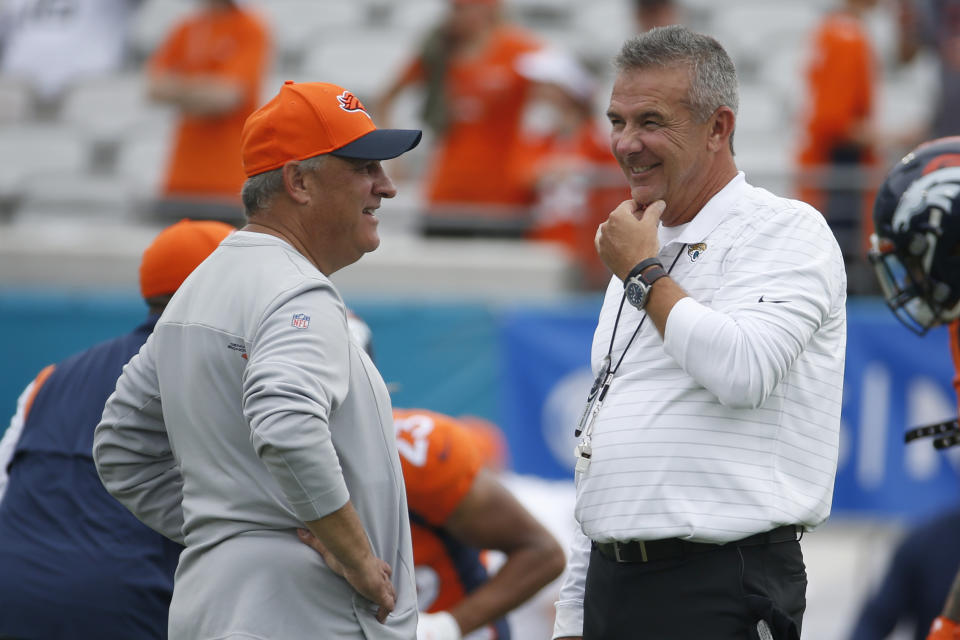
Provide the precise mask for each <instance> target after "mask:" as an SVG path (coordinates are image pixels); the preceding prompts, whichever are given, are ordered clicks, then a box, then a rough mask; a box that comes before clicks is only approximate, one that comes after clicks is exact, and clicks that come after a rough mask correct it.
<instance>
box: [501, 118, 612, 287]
mask: <svg viewBox="0 0 960 640" xmlns="http://www.w3.org/2000/svg"><path fill="white" fill-rule="evenodd" d="M523 156H524V157H523V158H522V159H520V160H519V161H517V164H518V168H517V171H518V172H520V171H521V170H523V168H525V170H526V172H527V176H528V178H527V184H528V185H530V187H529V188H532V190H533V191H534V195H533V196H532V197H533V198H534V205H533V223H532V225H531V228H530V231H529V233H528V234H527V236H528V237H529V238H530V239H532V240H538V241H545V242H554V243H557V244H560V245H562V246H564V247H565V248H566V249H567V250H568V251H569V253H570V254H571V256H572V257H573V258H574V259H575V260H576V261H577V264H578V265H579V267H580V270H581V277H582V279H583V282H582V285H583V286H584V287H586V288H598V287H601V286H605V285H606V283H607V282H608V281H609V280H610V271H609V270H608V269H607V268H606V266H605V265H604V264H603V263H602V262H601V261H600V258H599V257H598V256H597V251H596V247H595V246H594V237H595V236H596V232H597V227H598V226H599V225H600V223H602V222H604V221H605V220H606V219H607V217H608V216H609V215H610V212H611V211H613V210H614V209H615V208H616V207H617V206H618V205H619V204H620V203H621V202H623V201H624V200H627V199H629V198H630V189H629V188H628V187H627V185H626V180H625V179H624V177H623V173H622V172H621V170H620V166H619V165H618V164H617V161H616V159H615V158H614V157H613V154H612V153H611V151H610V141H609V137H608V136H607V135H606V132H604V131H603V130H602V128H601V127H600V126H599V125H598V123H596V122H595V121H593V120H591V121H588V122H585V123H584V125H583V126H582V127H581V128H580V129H579V131H577V133H576V135H574V136H572V137H570V138H567V139H562V138H558V137H555V136H550V137H547V138H544V139H542V140H540V141H538V142H536V143H533V144H530V145H528V146H527V147H526V148H525V150H524V153H523Z"/></svg>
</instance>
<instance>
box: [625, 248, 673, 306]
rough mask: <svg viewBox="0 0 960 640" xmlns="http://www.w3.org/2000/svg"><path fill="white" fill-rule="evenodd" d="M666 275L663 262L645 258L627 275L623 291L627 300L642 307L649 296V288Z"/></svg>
mask: <svg viewBox="0 0 960 640" xmlns="http://www.w3.org/2000/svg"><path fill="white" fill-rule="evenodd" d="M665 275H667V272H666V271H665V270H664V268H663V263H662V262H660V261H659V260H657V259H656V258H647V259H646V260H644V261H643V262H641V263H640V264H638V265H637V266H635V267H634V268H633V269H631V270H630V274H629V275H628V276H627V280H626V282H625V284H624V293H625V294H626V296H627V302H629V303H630V304H632V305H633V306H634V307H636V308H637V309H643V308H644V307H645V306H646V305H647V300H648V299H649V298H650V288H651V287H652V286H653V283H654V282H656V281H657V280H659V279H660V278H662V277H664V276H665Z"/></svg>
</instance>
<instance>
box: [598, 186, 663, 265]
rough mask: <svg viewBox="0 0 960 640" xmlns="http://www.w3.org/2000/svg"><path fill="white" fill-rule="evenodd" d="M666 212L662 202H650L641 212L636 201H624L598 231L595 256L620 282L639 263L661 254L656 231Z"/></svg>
mask: <svg viewBox="0 0 960 640" xmlns="http://www.w3.org/2000/svg"><path fill="white" fill-rule="evenodd" d="M665 208H666V204H665V203H664V202H663V200H657V201H656V202H651V203H650V204H649V205H647V207H646V208H645V209H643V210H641V209H640V205H638V204H637V203H636V201H634V200H625V201H624V202H622V203H620V206H618V207H617V208H616V209H614V210H613V212H612V213H611V214H610V217H608V218H607V221H606V222H604V223H602V224H601V225H600V226H599V227H598V228H597V235H596V237H595V238H594V244H595V245H596V247H597V254H598V255H599V256H600V259H601V260H603V263H604V264H605V265H607V268H608V269H610V271H612V272H613V273H614V274H615V275H616V276H617V277H618V278H620V279H621V280H623V279H624V278H626V277H627V274H629V273H630V270H631V269H633V268H634V267H635V266H636V265H637V263H639V262H640V261H641V260H644V259H646V258H655V257H656V256H657V254H658V253H659V252H660V240H659V239H658V237H657V228H658V227H659V224H660V216H661V215H663V211H664V209H665Z"/></svg>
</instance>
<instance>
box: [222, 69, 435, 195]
mask: <svg viewBox="0 0 960 640" xmlns="http://www.w3.org/2000/svg"><path fill="white" fill-rule="evenodd" d="M422 135H423V134H422V132H421V131H420V130H418V129H377V127H376V125H374V124H373V120H372V119H371V118H370V114H368V113H367V110H366V107H364V106H363V103H362V102H360V100H358V99H357V97H356V96H355V95H353V93H351V92H350V91H347V90H346V89H344V88H343V87H338V86H337V85H335V84H327V83H325V82H302V83H295V82H294V81H293V80H287V81H286V82H284V83H283V86H282V87H280V92H279V93H278V94H277V95H276V96H274V97H273V99H271V100H270V102H268V103H267V104H265V105H263V106H262V107H260V108H259V109H257V110H256V111H254V112H253V113H251V114H250V116H249V117H248V118H247V121H246V122H245V123H244V125H243V132H242V133H241V134H240V148H241V154H242V156H243V170H244V172H245V173H246V174H247V176H248V177H249V176H255V175H257V174H258V173H263V172H264V171H271V170H273V169H278V168H280V167H282V166H283V165H284V164H285V163H287V162H289V161H290V160H306V159H307V158H312V157H313V156H318V155H320V154H322V153H330V154H333V155H336V156H341V157H344V158H361V159H364V160H388V159H390V158H396V157H397V156H399V155H400V154H402V153H406V152H407V151H409V150H410V149H413V148H414V147H415V146H417V144H419V143H420V137H421V136H422Z"/></svg>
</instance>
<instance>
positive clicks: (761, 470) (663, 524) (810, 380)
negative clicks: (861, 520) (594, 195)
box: [576, 173, 846, 542]
mask: <svg viewBox="0 0 960 640" xmlns="http://www.w3.org/2000/svg"><path fill="white" fill-rule="evenodd" d="M660 240H661V250H660V259H661V260H662V261H663V263H664V265H665V266H669V265H670V264H671V263H672V262H673V260H674V259H675V258H676V257H677V255H678V252H679V253H680V256H679V259H678V260H677V262H676V265H675V266H674V267H673V271H672V273H671V274H670V275H671V277H672V278H673V279H674V280H675V281H676V282H677V283H678V284H679V285H680V286H681V287H682V288H683V289H684V290H685V291H686V292H687V293H688V294H689V297H687V298H684V299H682V300H681V301H680V302H678V303H677V305H676V306H675V307H674V308H673V309H672V310H671V312H670V315H669V317H668V320H667V325H666V330H665V339H661V336H660V334H659V333H658V332H657V329H656V327H655V326H654V323H653V322H652V320H649V319H648V320H646V321H645V322H644V323H643V326H642V327H641V329H640V332H639V334H638V335H637V337H636V339H635V340H634V342H633V344H632V345H631V346H630V348H629V350H628V351H627V352H626V356H625V357H624V359H623V363H622V364H621V366H620V369H619V370H618V372H617V374H616V376H615V377H614V379H613V382H612V384H611V387H610V390H609V393H608V394H607V397H606V401H605V403H604V405H603V407H602V410H601V411H600V414H599V417H598V419H597V422H596V425H595V428H594V431H593V437H592V446H593V457H592V463H591V465H590V467H589V469H588V471H587V472H586V473H585V474H578V477H577V505H576V517H577V520H578V521H579V522H580V524H581V527H582V529H583V532H584V533H585V534H586V535H587V536H588V537H589V538H591V539H592V540H596V541H610V540H632V539H641V540H656V539H660V538H674V537H680V538H686V539H689V540H694V541H700V542H726V541H730V540H736V539H739V538H743V537H745V536H748V535H751V534H753V533H758V532H761V531H766V530H769V529H772V528H774V527H776V526H778V525H781V524H803V525H805V526H806V527H807V528H812V527H814V526H816V525H818V524H820V523H821V522H823V521H824V520H825V519H826V518H827V516H828V515H829V513H830V504H831V498H832V493H833V483H834V476H835V473H836V466H837V451H838V442H839V427H840V405H841V394H842V386H843V366H844V354H845V345H846V313H845V304H846V274H845V272H844V266H843V259H842V256H841V253H840V249H839V247H838V246H837V242H836V240H835V239H834V236H833V234H832V232H831V231H830V228H829V227H828V226H827V224H826V222H825V220H824V219H823V216H822V215H821V214H820V213H818V212H817V211H816V210H815V209H813V208H812V207H810V206H809V205H807V204H804V203H802V202H799V201H796V200H789V199H786V198H780V197H777V196H774V195H773V194H771V193H770V192H768V191H766V190H764V189H759V188H756V187H753V186H751V185H749V184H747V182H746V180H745V179H744V177H743V174H742V173H740V174H738V175H737V177H735V178H734V179H733V180H732V181H731V182H730V183H729V184H727V186H726V187H725V188H724V189H723V190H721V191H720V192H719V193H717V194H716V195H715V196H714V197H713V198H712V199H711V200H710V201H709V202H708V203H707V205H706V206H705V207H704V208H703V209H702V210H701V211H700V212H699V213H698V214H697V216H696V217H695V218H694V219H693V220H692V221H690V222H689V223H687V224H685V225H681V226H677V227H671V228H668V227H661V228H660ZM622 294H623V283H622V282H621V281H620V280H619V279H617V278H614V279H613V280H612V281H611V283H610V286H609V287H608V289H607V293H606V298H605V300H604V303H603V308H602V310H601V312H600V319H599V322H598V327H597V330H596V333H595V336H594V341H593V348H592V353H591V361H592V365H593V368H594V373H596V372H597V371H599V367H600V363H601V361H602V359H603V357H604V356H605V355H606V353H607V349H608V347H609V344H610V337H611V335H612V334H613V325H614V320H615V318H616V315H617V309H618V308H619V306H620V300H621V297H622ZM643 315H644V314H643V313H642V312H640V311H637V310H636V309H634V308H633V307H632V306H630V305H629V304H625V305H624V308H623V313H622V315H621V318H620V324H619V327H618V329H617V331H616V336H615V338H614V344H613V353H612V357H613V362H614V363H616V362H617V360H618V359H619V358H620V356H621V354H623V353H624V348H625V347H626V344H627V342H628V341H629V339H630V336H631V334H632V333H633V331H634V329H635V328H636V327H637V324H638V323H639V322H640V320H641V318H642V317H643Z"/></svg>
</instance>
